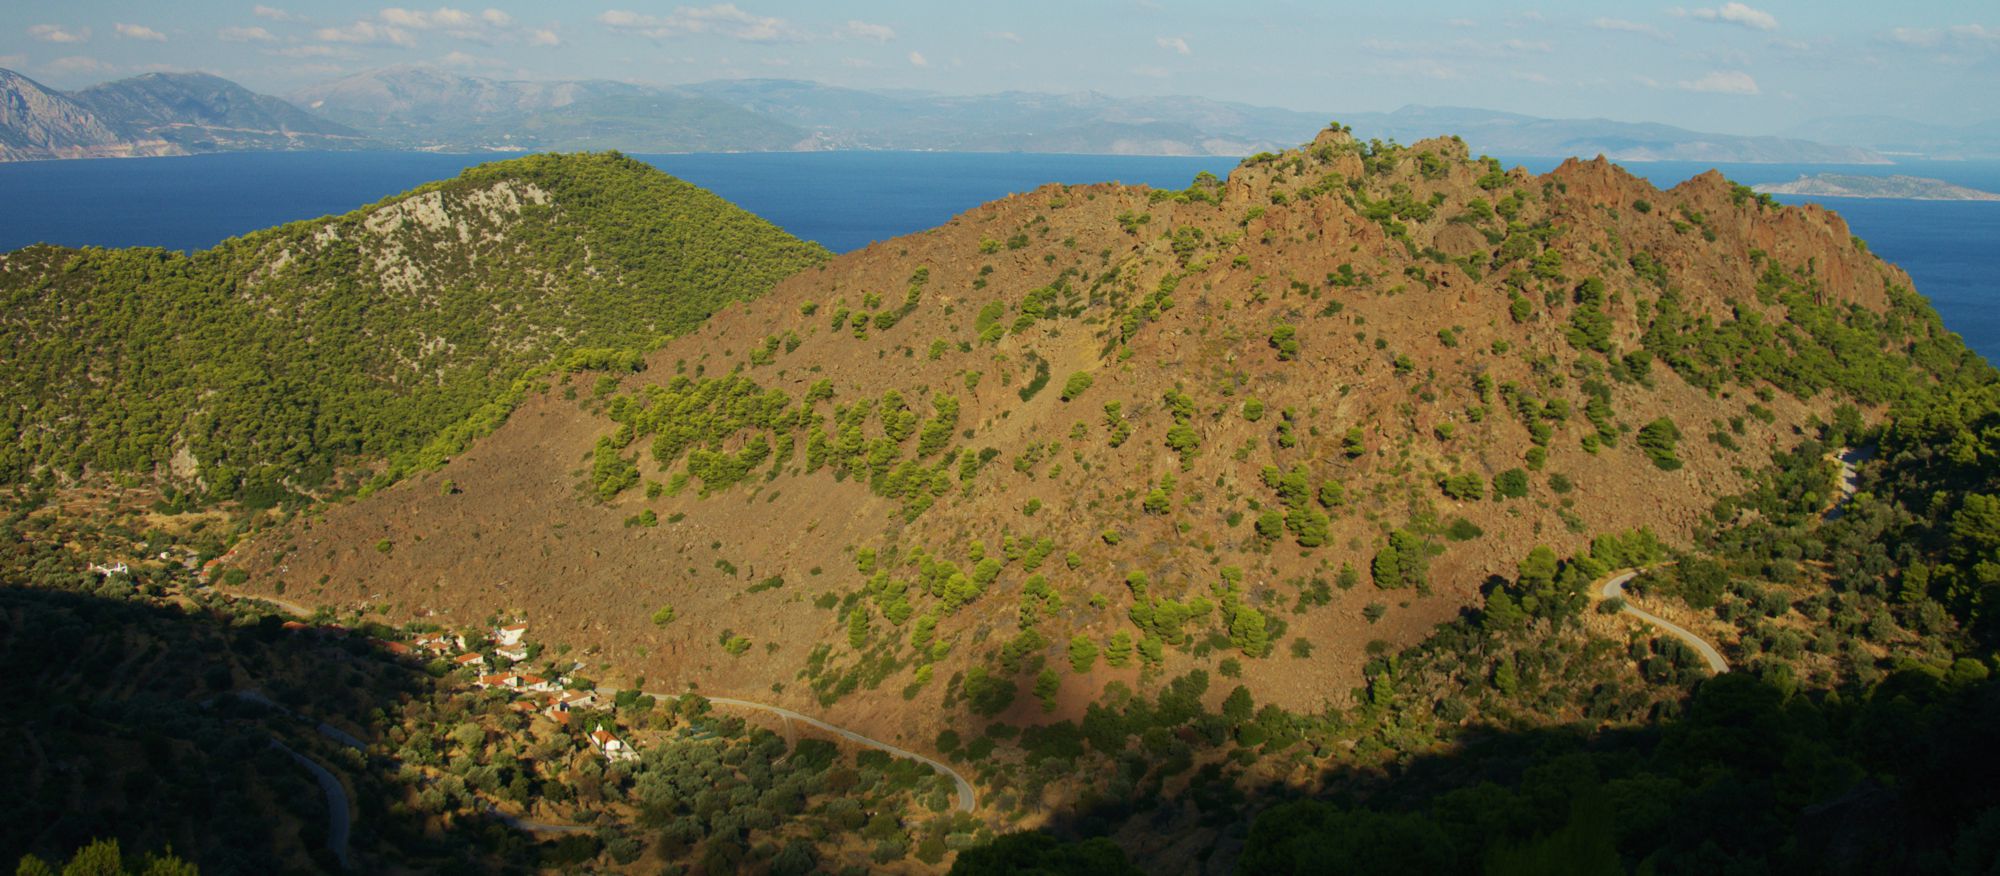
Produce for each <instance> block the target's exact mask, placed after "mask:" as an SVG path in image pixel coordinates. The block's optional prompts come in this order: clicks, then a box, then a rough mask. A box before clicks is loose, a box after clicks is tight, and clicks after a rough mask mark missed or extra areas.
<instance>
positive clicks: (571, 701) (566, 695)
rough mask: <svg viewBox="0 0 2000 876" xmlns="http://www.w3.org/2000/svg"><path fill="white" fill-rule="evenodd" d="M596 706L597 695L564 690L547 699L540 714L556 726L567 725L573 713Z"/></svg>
mask: <svg viewBox="0 0 2000 876" xmlns="http://www.w3.org/2000/svg"><path fill="white" fill-rule="evenodd" d="M595 705H597V694H596V693H595V692H594V691H587V690H566V691H563V692H561V693H558V694H556V695H555V696H553V697H550V698H549V704H548V706H546V707H545V708H543V709H542V714H544V715H547V716H549V720H551V721H554V722H556V723H558V724H568V723H569V715H570V713H571V712H573V711H580V710H583V709H588V708H590V707H591V706H595Z"/></svg>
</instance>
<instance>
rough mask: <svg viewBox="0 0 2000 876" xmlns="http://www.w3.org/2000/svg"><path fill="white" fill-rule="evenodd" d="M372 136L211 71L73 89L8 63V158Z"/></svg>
mask: <svg viewBox="0 0 2000 876" xmlns="http://www.w3.org/2000/svg"><path fill="white" fill-rule="evenodd" d="M371 145H374V144H373V143H372V141H370V140H369V139H368V138H366V137H364V136H362V135H361V134H359V133H357V132H355V131H354V130H353V129H350V128H347V127H345V126H342V125H339V124H336V123H333V122H329V121H327V120H325V119H321V118H318V117H316V116H314V115H312V114H311V113H308V112H305V111H303V110H301V109H299V108H298V107H295V106H292V105H291V104H288V103H286V102H284V101H282V100H279V99H278V98H275V97H269V96H266V95H261V94H257V93H255V92H252V91H250V90H249V89H246V88H244V87H243V86H240V85H237V84H236V83H234V82H230V81H229V80H227V79H223V78H220V77H217V76H210V75H208V74H205V73H148V74H146V75H144V76H138V77H134V78H131V79H123V80H119V81H117V82H107V83H104V84H101V85H94V86H91V87H90V88H86V89H84V90H82V91H78V92H73V93H64V92H61V91H56V90H54V89H52V88H48V87H47V86H44V85H42V84H41V83H39V82H36V81H34V80H32V79H29V78H28V77H26V76H22V75H20V74H19V73H15V72H13V71H11V70H0V161H34V160H40V159H49V158H130V157H143V156H155V155H188V154H192V153H197V152H226V151H236V150H272V149H354V148H365V147H368V146H371Z"/></svg>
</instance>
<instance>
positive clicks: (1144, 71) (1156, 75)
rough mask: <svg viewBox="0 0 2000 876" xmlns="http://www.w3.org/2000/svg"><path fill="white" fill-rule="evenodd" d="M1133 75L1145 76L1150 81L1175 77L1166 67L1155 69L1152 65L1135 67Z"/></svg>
mask: <svg viewBox="0 0 2000 876" xmlns="http://www.w3.org/2000/svg"><path fill="white" fill-rule="evenodd" d="M1132 73H1133V74H1134V75H1138V76H1145V77H1147V78H1149V79H1165V78H1167V77H1168V76H1172V75H1173V74H1172V73H1170V72H1168V71H1167V68H1165V67H1154V66H1152V65H1150V64H1148V65H1145V66H1142V67H1133V68H1132Z"/></svg>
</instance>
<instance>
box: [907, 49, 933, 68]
mask: <svg viewBox="0 0 2000 876" xmlns="http://www.w3.org/2000/svg"><path fill="white" fill-rule="evenodd" d="M930 65H931V61H930V59H929V58H926V57H924V53H922V52H911V53H910V66H912V67H929V66H930Z"/></svg>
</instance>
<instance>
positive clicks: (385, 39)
mask: <svg viewBox="0 0 2000 876" xmlns="http://www.w3.org/2000/svg"><path fill="white" fill-rule="evenodd" d="M313 39H316V40H319V41H320V42H323V43H355V44H359V45H394V46H404V47H408V46H414V45H416V44H417V40H416V38H415V37H412V36H410V32H409V31H406V30H404V29H402V28H400V27H392V26H388V25H381V24H376V23H375V22H372V21H357V22H355V23H353V24H350V25H348V26H346V27H322V28H320V29H318V30H315V31H313Z"/></svg>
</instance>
